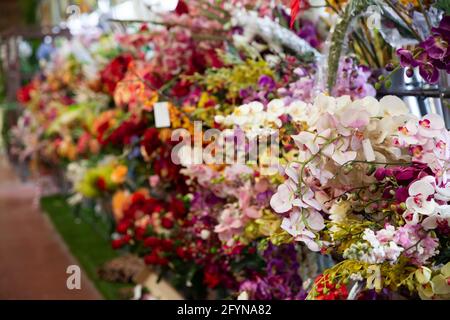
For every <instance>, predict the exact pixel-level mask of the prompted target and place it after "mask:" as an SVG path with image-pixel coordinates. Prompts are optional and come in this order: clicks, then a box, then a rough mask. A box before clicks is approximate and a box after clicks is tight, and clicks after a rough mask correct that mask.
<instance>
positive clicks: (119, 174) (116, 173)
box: [111, 165, 128, 184]
mask: <svg viewBox="0 0 450 320" xmlns="http://www.w3.org/2000/svg"><path fill="white" fill-rule="evenodd" d="M127 173H128V168H127V167H126V166H124V165H118V166H117V167H116V168H115V169H114V170H113V172H112V173H111V181H112V182H114V183H116V184H120V183H123V182H125V179H126V177H127Z"/></svg>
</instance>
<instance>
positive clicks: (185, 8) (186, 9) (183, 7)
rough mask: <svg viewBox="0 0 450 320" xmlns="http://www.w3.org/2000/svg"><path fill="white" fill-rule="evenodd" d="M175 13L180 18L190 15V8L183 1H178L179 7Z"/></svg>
mask: <svg viewBox="0 0 450 320" xmlns="http://www.w3.org/2000/svg"><path fill="white" fill-rule="evenodd" d="M175 13H176V14H177V15H179V16H181V15H182V14H185V13H189V7H188V6H187V4H186V3H185V2H184V1H183V0H179V1H178V4H177V7H176V8H175Z"/></svg>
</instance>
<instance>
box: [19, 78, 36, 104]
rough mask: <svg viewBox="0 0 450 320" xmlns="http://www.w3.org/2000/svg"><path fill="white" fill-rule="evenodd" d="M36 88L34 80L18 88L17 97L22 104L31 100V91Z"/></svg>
mask: <svg viewBox="0 0 450 320" xmlns="http://www.w3.org/2000/svg"><path fill="white" fill-rule="evenodd" d="M34 90H35V86H34V83H33V82H30V83H29V84H27V85H25V86H23V87H22V88H20V89H19V90H17V94H16V98H17V101H19V102H20V103H22V104H26V103H27V102H29V101H30V100H31V91H34Z"/></svg>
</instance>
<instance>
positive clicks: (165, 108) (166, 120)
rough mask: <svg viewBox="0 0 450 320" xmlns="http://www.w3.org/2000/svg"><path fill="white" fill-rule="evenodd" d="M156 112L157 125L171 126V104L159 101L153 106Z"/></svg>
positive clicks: (161, 126) (160, 126) (159, 126)
mask: <svg viewBox="0 0 450 320" xmlns="http://www.w3.org/2000/svg"><path fill="white" fill-rule="evenodd" d="M153 110H154V112H155V126H156V127H157V128H168V127H170V114H169V104H168V103H167V102H157V103H155V104H154V106H153Z"/></svg>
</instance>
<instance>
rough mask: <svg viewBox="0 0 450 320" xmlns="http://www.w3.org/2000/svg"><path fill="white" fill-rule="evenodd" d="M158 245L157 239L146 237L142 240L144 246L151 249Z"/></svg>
mask: <svg viewBox="0 0 450 320" xmlns="http://www.w3.org/2000/svg"><path fill="white" fill-rule="evenodd" d="M158 245H159V239H158V238H157V237H147V238H145V240H144V246H146V247H149V248H153V247H157V246H158Z"/></svg>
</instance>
